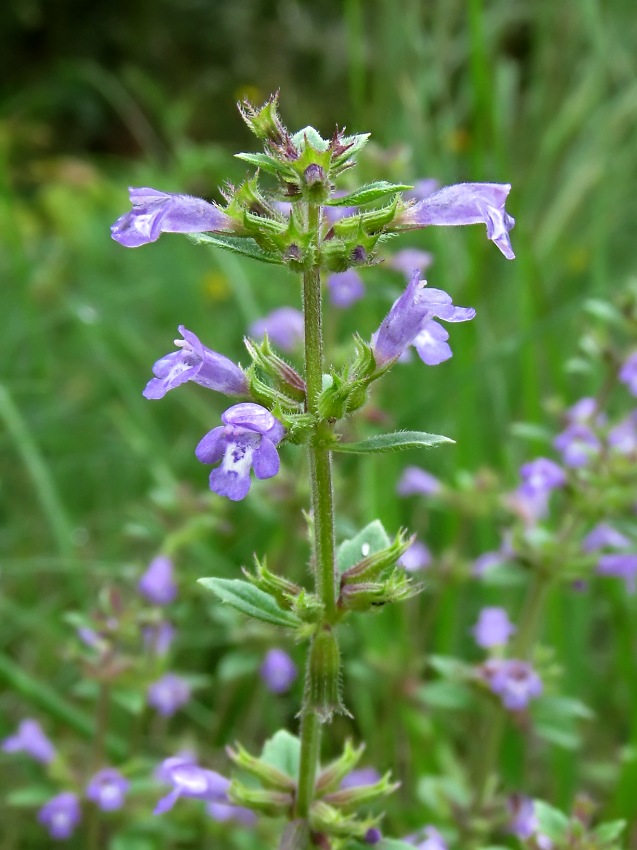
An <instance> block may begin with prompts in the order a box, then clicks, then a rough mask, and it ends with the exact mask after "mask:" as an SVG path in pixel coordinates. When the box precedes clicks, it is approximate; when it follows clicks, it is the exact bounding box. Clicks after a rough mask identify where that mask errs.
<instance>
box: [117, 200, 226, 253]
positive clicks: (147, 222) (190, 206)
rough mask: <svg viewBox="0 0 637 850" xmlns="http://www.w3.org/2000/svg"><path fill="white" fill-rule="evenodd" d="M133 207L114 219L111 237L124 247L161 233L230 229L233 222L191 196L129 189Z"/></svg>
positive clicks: (218, 210) (223, 214) (155, 238)
mask: <svg viewBox="0 0 637 850" xmlns="http://www.w3.org/2000/svg"><path fill="white" fill-rule="evenodd" d="M129 193H130V200H131V204H132V205H133V209H132V210H131V211H130V212H127V213H125V214H124V215H123V216H120V218H118V219H117V221H116V222H115V224H114V225H113V226H112V227H111V236H112V237H113V239H114V240H115V241H116V242H119V243H120V245H124V246H125V247H126V248H138V247H139V246H140V245H146V244H147V243H149V242H155V241H156V240H157V239H159V237H160V235H161V234H162V233H203V232H205V231H209V230H215V231H226V232H227V231H231V230H233V229H234V222H233V221H232V219H231V218H229V216H227V215H226V214H225V213H224V212H222V211H221V210H220V209H219V207H217V206H215V205H214V204H209V203H208V202H207V201H204V200H202V199H201V198H193V197H192V195H174V194H171V193H169V192H160V191H158V190H157V189H148V188H143V189H129Z"/></svg>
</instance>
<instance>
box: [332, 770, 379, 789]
mask: <svg viewBox="0 0 637 850" xmlns="http://www.w3.org/2000/svg"><path fill="white" fill-rule="evenodd" d="M380 780H381V775H380V773H379V772H378V771H377V770H376V768H375V767H361V768H359V769H358V770H351V771H350V772H349V773H348V774H347V776H345V777H343V780H342V781H341V785H340V787H341V788H342V789H346V788H358V787H359V786H360V785H375V784H376V782H380Z"/></svg>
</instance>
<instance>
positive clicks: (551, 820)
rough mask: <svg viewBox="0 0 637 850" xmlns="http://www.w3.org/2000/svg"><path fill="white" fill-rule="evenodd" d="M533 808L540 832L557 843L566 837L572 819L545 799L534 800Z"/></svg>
mask: <svg viewBox="0 0 637 850" xmlns="http://www.w3.org/2000/svg"><path fill="white" fill-rule="evenodd" d="M533 808H534V810H535V816H536V817H537V823H538V832H539V833H541V834H542V835H546V836H548V838H550V839H551V841H553V842H555V843H557V842H561V841H562V840H563V839H564V838H566V836H567V834H568V832H569V829H570V824H571V822H570V820H569V818H568V817H567V816H566V815H565V814H564V812H561V811H560V810H559V809H556V808H554V807H553V806H549V804H548V803H545V802H544V801H543V800H534V801H533Z"/></svg>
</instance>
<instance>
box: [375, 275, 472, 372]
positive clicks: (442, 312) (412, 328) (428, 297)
mask: <svg viewBox="0 0 637 850" xmlns="http://www.w3.org/2000/svg"><path fill="white" fill-rule="evenodd" d="M418 278H419V272H418V271H416V272H414V275H413V277H412V279H411V281H410V282H409V284H408V286H407V288H406V289H405V291H404V292H403V294H402V295H401V296H400V298H398V299H397V300H396V301H395V302H394V304H393V306H392V308H391V310H390V311H389V313H388V314H387V316H386V317H385V319H384V320H383V322H382V324H381V326H380V327H379V329H378V330H377V331H376V333H375V334H374V335H373V336H372V350H373V353H374V358H375V360H376V364H377V366H379V367H382V366H386V365H389V364H391V363H393V362H394V361H395V360H397V359H398V358H399V357H400V355H401V354H402V353H403V351H404V350H405V349H406V348H407V346H408V345H411V344H412V343H414V344H415V341H416V338H417V337H418V335H419V334H420V333H421V332H422V331H424V330H425V329H426V326H427V323H429V322H431V320H432V319H434V318H438V319H444V321H446V322H466V321H468V320H469V319H473V317H474V316H475V314H476V311H475V310H474V309H473V308H472V307H454V305H453V304H452V301H451V296H450V295H448V294H447V293H446V292H443V291H442V290H441V289H426V288H425V287H426V284H427V282H426V281H420V280H419V279H418ZM426 348H427V346H425V349H426ZM416 350H417V351H418V353H419V354H420V355H421V357H422V354H421V352H420V350H419V349H418V348H417V349H416ZM443 359H446V358H443ZM425 362H427V361H425ZM438 362H441V361H438Z"/></svg>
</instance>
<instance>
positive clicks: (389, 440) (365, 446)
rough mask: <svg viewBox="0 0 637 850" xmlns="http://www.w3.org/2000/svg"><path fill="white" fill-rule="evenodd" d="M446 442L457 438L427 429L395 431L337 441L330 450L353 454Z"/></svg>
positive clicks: (420, 447) (427, 446)
mask: <svg viewBox="0 0 637 850" xmlns="http://www.w3.org/2000/svg"><path fill="white" fill-rule="evenodd" d="M445 443H455V440H452V439H450V438H449V437H443V436H442V435H440V434H427V433H426V432H425V431H394V433H392V434H378V435H377V436H375V437H369V438H368V439H367V440H361V441H360V442H358V443H335V444H334V445H331V446H330V450H331V451H334V452H350V453H351V454H371V453H375V454H377V453H385V452H395V451H400V450H401V449H423V448H432V447H433V446H442V445H444V444H445Z"/></svg>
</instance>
